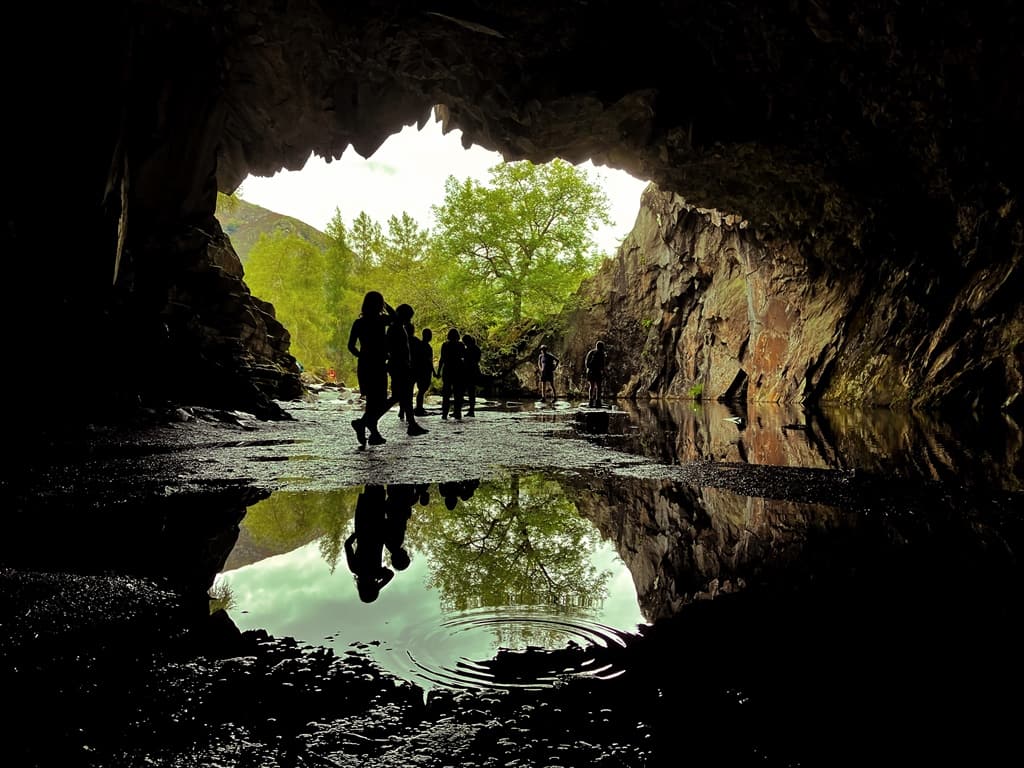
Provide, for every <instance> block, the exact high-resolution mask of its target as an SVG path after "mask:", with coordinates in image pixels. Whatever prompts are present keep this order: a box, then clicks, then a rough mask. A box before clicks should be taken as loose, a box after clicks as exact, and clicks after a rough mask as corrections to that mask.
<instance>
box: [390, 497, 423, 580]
mask: <svg viewBox="0 0 1024 768" xmlns="http://www.w3.org/2000/svg"><path fill="white" fill-rule="evenodd" d="M419 497H420V488H419V486H416V485H407V484H404V483H392V484H391V485H389V486H388V499H387V507H386V511H385V513H384V546H385V548H386V549H387V550H388V554H389V555H390V557H391V567H392V568H394V569H395V570H396V571H404V570H405V569H406V568H408V567H409V563H410V561H411V559H410V557H409V551H408V550H407V549H406V548H405V529H406V526H407V525H408V523H409V518H410V517H412V507H413V504H415V503H416V501H417V500H418V499H419Z"/></svg>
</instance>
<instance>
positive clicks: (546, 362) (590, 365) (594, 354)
mask: <svg viewBox="0 0 1024 768" xmlns="http://www.w3.org/2000/svg"><path fill="white" fill-rule="evenodd" d="M559 362H560V361H559V359H558V358H557V357H555V356H554V355H553V354H552V353H551V351H550V350H548V347H547V344H541V345H540V354H539V355H538V356H537V372H538V374H539V375H540V398H541V400H547V398H548V392H550V393H551V402H554V401H555V399H556V394H555V369H556V368H558V364H559ZM604 363H605V351H604V342H603V341H599V342H597V344H595V345H594V348H593V349H591V350H590V351H589V352H587V356H586V358H585V359H584V366H585V367H586V376H587V388H588V390H589V392H588V394H589V397H590V403H589V405H590V407H591V408H601V407H602V406H603V405H604V403H603V402H602V401H601V398H602V396H603V388H604Z"/></svg>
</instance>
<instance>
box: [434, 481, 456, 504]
mask: <svg viewBox="0 0 1024 768" xmlns="http://www.w3.org/2000/svg"><path fill="white" fill-rule="evenodd" d="M459 491H460V488H459V483H458V482H457V481H455V480H451V481H448V482H445V483H438V484H437V492H438V493H439V494H441V498H442V499H444V506H445V507H446V508H447V509H449V510H453V509H455V507H456V506H457V505H458V503H459Z"/></svg>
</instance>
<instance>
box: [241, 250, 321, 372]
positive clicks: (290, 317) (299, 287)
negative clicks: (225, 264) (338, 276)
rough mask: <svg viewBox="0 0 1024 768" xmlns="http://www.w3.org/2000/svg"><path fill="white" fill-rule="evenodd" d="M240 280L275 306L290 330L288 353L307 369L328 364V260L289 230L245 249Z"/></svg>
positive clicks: (281, 319)
mask: <svg viewBox="0 0 1024 768" xmlns="http://www.w3.org/2000/svg"><path fill="white" fill-rule="evenodd" d="M245 282H246V284H247V285H248V286H249V289H250V290H251V291H252V293H253V294H254V295H256V296H259V297H260V298H261V299H263V300H265V301H269V302H270V303H271V304H273V305H274V310H275V314H276V316H277V318H278V320H280V321H281V322H282V323H283V324H284V326H285V327H286V328H288V329H289V331H290V332H291V335H292V350H291V352H292V354H293V355H294V356H295V357H296V359H298V360H300V361H301V362H302V364H303V365H304V366H305V367H306V368H307V369H312V368H316V367H327V366H330V365H331V364H332V361H331V360H330V358H329V357H328V354H327V347H328V341H329V339H330V337H331V327H330V323H329V317H328V313H329V304H328V296H327V293H328V280H327V260H326V258H325V256H324V253H323V251H321V250H320V249H319V248H317V247H316V246H314V245H312V244H311V243H309V242H307V241H306V240H303V239H302V238H300V237H296V236H294V235H286V234H281V233H275V234H271V235H263V236H261V237H260V239H259V242H257V243H256V245H255V246H253V249H252V251H250V253H249V261H248V263H247V264H246V267H245Z"/></svg>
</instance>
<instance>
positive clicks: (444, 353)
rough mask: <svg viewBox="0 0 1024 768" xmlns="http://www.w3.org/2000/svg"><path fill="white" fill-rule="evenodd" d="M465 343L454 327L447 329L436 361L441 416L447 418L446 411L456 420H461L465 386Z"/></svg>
mask: <svg viewBox="0 0 1024 768" xmlns="http://www.w3.org/2000/svg"><path fill="white" fill-rule="evenodd" d="M465 358H466V345H465V344H463V343H462V341H461V339H460V338H459V332H458V330H456V329H455V328H452V329H450V330H449V331H448V339H447V340H446V341H445V342H444V343H442V344H441V356H440V358H439V359H438V361H437V372H438V374H440V376H441V418H442V419H446V420H447V418H448V411H449V410H451V411H452V415H453V416H454V417H455V420H456V421H462V398H463V390H464V387H465V380H464V376H465V373H464V371H465Z"/></svg>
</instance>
